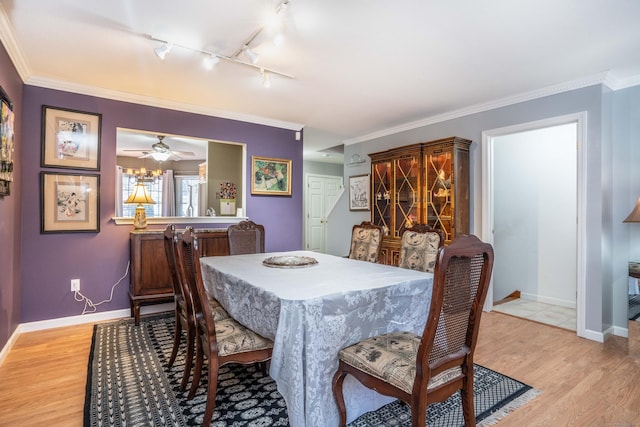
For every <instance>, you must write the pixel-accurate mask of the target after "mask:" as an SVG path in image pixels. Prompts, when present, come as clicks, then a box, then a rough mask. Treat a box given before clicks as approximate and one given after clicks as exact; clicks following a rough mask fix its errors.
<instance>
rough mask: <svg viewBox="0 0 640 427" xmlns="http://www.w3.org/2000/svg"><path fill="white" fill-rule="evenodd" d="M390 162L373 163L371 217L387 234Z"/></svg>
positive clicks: (389, 215) (389, 224) (389, 222)
mask: <svg viewBox="0 0 640 427" xmlns="http://www.w3.org/2000/svg"><path fill="white" fill-rule="evenodd" d="M391 176H392V170H391V162H380V163H375V164H374V165H373V179H372V183H371V185H372V187H373V191H372V192H371V194H372V195H373V204H372V206H373V219H372V222H373V223H374V224H376V225H379V226H381V227H382V228H383V230H384V231H385V235H388V233H389V229H390V226H391Z"/></svg>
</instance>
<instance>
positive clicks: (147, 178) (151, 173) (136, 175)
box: [127, 168, 162, 184]
mask: <svg viewBox="0 0 640 427" xmlns="http://www.w3.org/2000/svg"><path fill="white" fill-rule="evenodd" d="M127 175H129V181H130V182H131V183H132V184H135V183H140V182H147V183H153V184H155V183H157V182H158V181H160V180H161V179H162V170H161V169H156V170H147V168H140V169H131V168H129V169H127Z"/></svg>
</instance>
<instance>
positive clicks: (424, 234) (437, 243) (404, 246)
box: [398, 224, 444, 273]
mask: <svg viewBox="0 0 640 427" xmlns="http://www.w3.org/2000/svg"><path fill="white" fill-rule="evenodd" d="M400 236H402V237H401V239H400V261H399V262H398V267H400V268H407V269H409V270H418V271H425V272H429V273H433V268H434V267H435V265H436V257H437V256H438V249H440V247H442V246H443V245H444V232H443V231H442V230H439V229H435V228H433V227H431V226H430V225H428V224H413V225H412V226H411V227H410V228H405V227H404V226H403V227H402V228H401V229H400Z"/></svg>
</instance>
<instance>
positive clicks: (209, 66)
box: [202, 54, 220, 71]
mask: <svg viewBox="0 0 640 427" xmlns="http://www.w3.org/2000/svg"><path fill="white" fill-rule="evenodd" d="M218 62H220V58H218V57H217V56H216V55H213V54H205V55H204V59H203V60H202V66H203V67H204V69H205V70H207V71H209V70H213V67H215V66H216V64H217V63H218Z"/></svg>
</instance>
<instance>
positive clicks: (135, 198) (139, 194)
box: [125, 183, 156, 205]
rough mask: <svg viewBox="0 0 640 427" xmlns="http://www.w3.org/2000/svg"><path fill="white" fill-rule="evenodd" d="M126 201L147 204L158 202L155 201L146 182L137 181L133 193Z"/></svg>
mask: <svg viewBox="0 0 640 427" xmlns="http://www.w3.org/2000/svg"><path fill="white" fill-rule="evenodd" d="M125 203H138V204H145V205H154V204H155V203H156V202H154V201H153V199H152V198H151V195H149V192H148V191H147V188H146V187H145V186H144V184H141V183H137V184H136V185H135V187H134V188H133V193H131V194H130V195H129V197H128V198H127V200H125Z"/></svg>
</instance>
